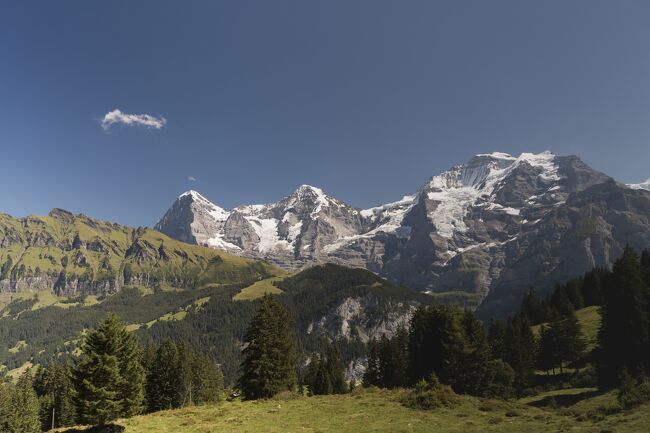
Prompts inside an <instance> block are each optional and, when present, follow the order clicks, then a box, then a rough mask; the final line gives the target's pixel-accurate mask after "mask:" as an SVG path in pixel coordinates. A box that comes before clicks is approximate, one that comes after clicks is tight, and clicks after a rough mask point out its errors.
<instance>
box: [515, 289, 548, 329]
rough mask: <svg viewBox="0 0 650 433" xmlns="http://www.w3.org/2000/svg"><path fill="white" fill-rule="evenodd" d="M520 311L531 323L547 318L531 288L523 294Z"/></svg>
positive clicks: (537, 322) (535, 323) (540, 321)
mask: <svg viewBox="0 0 650 433" xmlns="http://www.w3.org/2000/svg"><path fill="white" fill-rule="evenodd" d="M521 312H522V314H525V315H526V316H527V317H528V319H529V320H530V323H531V325H537V324H539V323H542V322H545V321H546V320H547V318H546V317H544V311H543V309H542V303H541V301H540V300H539V298H538V297H537V295H536V294H535V291H534V290H533V289H530V290H529V291H528V292H527V293H526V294H525V295H524V299H523V300H522V301H521Z"/></svg>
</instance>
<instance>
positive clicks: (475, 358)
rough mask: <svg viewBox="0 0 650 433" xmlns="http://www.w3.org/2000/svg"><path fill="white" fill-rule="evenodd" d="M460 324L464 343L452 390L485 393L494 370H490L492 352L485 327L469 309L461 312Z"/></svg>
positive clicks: (473, 393) (475, 393)
mask: <svg viewBox="0 0 650 433" xmlns="http://www.w3.org/2000/svg"><path fill="white" fill-rule="evenodd" d="M461 326H462V331H463V337H464V345H463V350H462V351H461V353H460V357H459V362H458V365H457V369H456V371H457V372H456V377H455V378H454V381H453V382H454V390H456V391H457V392H460V393H466V394H472V395H486V393H487V392H488V391H489V389H490V384H491V382H492V381H493V378H494V372H493V371H492V370H491V366H492V364H491V361H492V354H491V351H490V346H489V345H488V342H487V335H486V332H485V328H484V327H483V324H482V323H481V322H480V321H479V320H478V319H477V318H476V316H475V315H474V313H472V312H471V311H469V310H466V311H465V312H464V313H463V317H462V320H461Z"/></svg>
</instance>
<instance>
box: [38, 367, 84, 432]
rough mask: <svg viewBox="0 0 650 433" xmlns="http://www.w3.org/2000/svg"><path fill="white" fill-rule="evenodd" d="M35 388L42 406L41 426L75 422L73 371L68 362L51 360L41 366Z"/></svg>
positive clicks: (48, 426) (64, 424) (60, 425)
mask: <svg viewBox="0 0 650 433" xmlns="http://www.w3.org/2000/svg"><path fill="white" fill-rule="evenodd" d="M34 389H35V390H36V394H37V395H38V399H39V402H40V406H41V414H40V418H41V427H42V429H43V430H44V431H47V430H49V429H51V428H57V427H65V426H71V425H74V424H75V418H76V414H75V407H74V402H73V392H74V391H73V386H72V373H71V369H70V365H69V364H68V363H67V362H64V363H59V362H57V361H51V362H50V363H49V364H48V365H47V367H46V368H45V367H40V368H39V369H38V370H37V372H36V377H35V379H34Z"/></svg>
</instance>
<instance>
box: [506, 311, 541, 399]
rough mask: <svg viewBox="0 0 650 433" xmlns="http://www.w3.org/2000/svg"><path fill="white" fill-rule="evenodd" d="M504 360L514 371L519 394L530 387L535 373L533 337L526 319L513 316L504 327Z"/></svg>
mask: <svg viewBox="0 0 650 433" xmlns="http://www.w3.org/2000/svg"><path fill="white" fill-rule="evenodd" d="M505 341H506V359H505V361H506V362H507V363H508V364H510V366H511V367H512V369H513V370H514V371H515V383H514V384H515V387H516V388H517V391H518V392H521V391H522V390H523V389H524V388H525V387H527V386H528V385H530V383H531V379H532V377H533V374H534V372H535V361H536V347H535V337H534V336H533V333H532V332H531V330H530V325H529V324H528V320H527V319H526V317H525V316H524V317H519V316H515V317H513V318H511V319H509V320H508V324H507V325H506V337H505Z"/></svg>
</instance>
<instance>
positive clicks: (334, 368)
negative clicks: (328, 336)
mask: <svg viewBox="0 0 650 433" xmlns="http://www.w3.org/2000/svg"><path fill="white" fill-rule="evenodd" d="M325 365H326V370H327V376H328V377H329V378H330V382H331V383H332V393H333V394H345V393H346V392H348V385H347V383H346V382H345V369H344V368H343V363H342V362H341V354H340V352H339V349H338V348H337V347H336V346H335V345H332V346H331V347H330V349H329V351H328V353H327V359H326V364H325Z"/></svg>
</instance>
